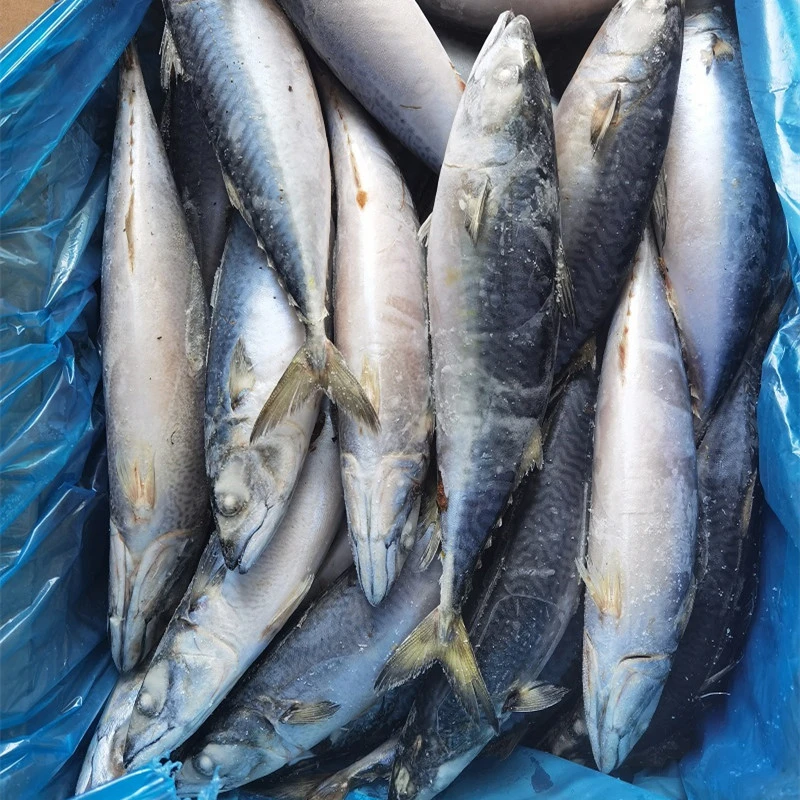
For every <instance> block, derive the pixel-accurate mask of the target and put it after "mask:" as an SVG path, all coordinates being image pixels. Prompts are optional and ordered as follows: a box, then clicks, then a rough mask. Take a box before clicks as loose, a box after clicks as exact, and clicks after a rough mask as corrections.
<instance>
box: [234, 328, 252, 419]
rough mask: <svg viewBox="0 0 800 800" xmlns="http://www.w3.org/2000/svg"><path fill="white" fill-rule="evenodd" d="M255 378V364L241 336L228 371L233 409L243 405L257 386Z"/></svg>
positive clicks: (235, 346) (237, 341)
mask: <svg viewBox="0 0 800 800" xmlns="http://www.w3.org/2000/svg"><path fill="white" fill-rule="evenodd" d="M255 382H256V380H255V376H254V375H253V362H252V361H251V360H250V358H249V357H248V355H247V351H246V350H245V346H244V341H242V337H241V336H240V337H239V338H238V339H237V340H236V344H235V345H234V348H233V353H232V354H231V364H230V368H229V370H228V393H229V395H230V398H231V409H232V410H234V411H235V410H236V408H237V407H238V406H239V405H240V404H241V402H242V400H243V399H244V396H245V395H246V394H247V393H248V392H249V391H251V390H252V388H253V386H255Z"/></svg>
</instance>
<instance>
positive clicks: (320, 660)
mask: <svg viewBox="0 0 800 800" xmlns="http://www.w3.org/2000/svg"><path fill="white" fill-rule="evenodd" d="M428 539H429V536H428V537H423V538H422V539H421V540H420V541H419V542H418V543H417V545H416V547H415V549H414V551H413V552H412V555H411V556H410V559H413V561H410V562H409V563H408V564H407V565H406V568H405V569H404V570H403V572H402V573H401V574H400V577H399V578H398V579H397V581H396V583H395V585H394V588H393V589H392V591H391V592H390V593H389V595H388V596H387V598H386V599H385V600H384V601H383V603H381V604H380V605H379V606H372V605H370V604H369V603H368V602H367V599H366V598H365V597H364V593H363V592H362V591H361V587H360V586H359V585H358V579H357V577H356V574H355V570H352V571H350V572H348V573H347V575H345V576H343V577H342V579H341V580H340V581H339V582H338V583H336V584H335V585H334V586H332V587H331V588H330V589H329V590H328V591H327V592H326V593H325V594H324V595H323V596H322V597H321V598H320V599H319V600H318V601H317V602H316V603H315V604H314V605H313V606H312V607H311V608H310V609H309V611H308V613H307V614H306V615H305V617H304V618H303V619H302V620H301V621H300V622H299V623H298V624H297V625H296V626H295V628H294V629H293V630H292V631H291V632H290V633H289V634H288V635H287V636H286V637H284V638H283V639H282V640H281V641H280V642H279V643H278V645H277V646H276V647H275V649H274V650H272V651H271V652H269V653H267V654H265V657H264V659H263V660H262V661H261V662H260V663H259V664H258V665H257V666H256V667H254V669H252V670H251V671H250V672H249V673H248V675H247V678H246V679H245V680H244V681H242V682H240V683H239V685H238V686H237V687H236V688H235V689H234V691H233V692H231V694H230V695H229V696H228V698H227V699H226V700H225V702H224V704H223V705H222V706H221V707H220V708H219V710H218V711H217V712H216V714H215V715H214V716H213V717H212V718H211V719H210V720H209V721H208V723H207V724H206V725H205V726H204V727H203V729H202V730H201V732H200V734H199V737H198V741H197V745H196V749H195V750H194V753H193V754H192V755H191V757H187V758H185V759H184V763H183V767H182V768H181V770H180V772H179V773H178V775H177V781H178V785H179V790H180V791H181V792H186V793H195V792H197V791H199V790H200V789H201V788H202V787H203V786H205V785H207V783H208V781H209V780H210V779H211V776H212V775H213V774H214V771H215V770H216V769H219V777H220V780H221V782H222V783H221V787H222V789H232V788H234V787H236V786H241V785H243V784H245V783H248V782H250V781H252V780H255V779H256V778H260V777H262V776H264V775H268V774H270V773H271V772H274V771H276V770H278V769H280V768H281V767H282V766H284V765H285V764H287V763H290V762H291V761H293V760H295V759H296V758H298V757H300V756H302V755H303V754H304V753H307V752H308V751H310V750H311V749H312V748H314V747H315V746H316V745H318V744H319V743H320V742H322V741H323V740H324V739H326V738H327V737H329V736H331V735H332V734H333V733H334V732H335V731H337V730H339V729H340V728H342V727H343V726H345V725H347V724H348V723H349V722H351V721H353V720H355V719H356V718H357V717H359V716H360V715H361V714H363V713H364V712H366V711H368V710H369V709H370V708H371V707H372V706H373V705H374V704H375V702H376V701H377V700H378V697H379V695H378V693H377V692H376V691H375V689H374V688H373V683H374V681H375V678H376V676H377V674H378V672H379V671H380V669H381V667H382V666H383V664H384V663H385V662H386V658H387V657H388V655H389V654H390V653H391V651H392V649H393V648H394V647H395V646H396V645H397V644H398V643H399V642H401V641H402V640H403V638H404V637H405V636H406V635H407V634H408V633H410V632H411V630H413V628H414V626H415V625H416V624H417V623H418V622H419V621H420V620H421V619H422V618H423V617H424V616H425V615H426V614H427V613H428V612H429V611H430V610H431V609H432V608H433V607H434V606H435V605H436V601H437V599H438V596H439V584H438V580H439V577H440V575H441V569H440V567H439V564H438V561H437V560H434V562H433V563H432V564H431V565H430V566H428V568H427V569H426V570H423V571H421V570H420V568H419V566H418V562H419V559H420V557H421V555H422V553H423V552H424V551H425V548H426V546H427V545H428V543H429V542H428Z"/></svg>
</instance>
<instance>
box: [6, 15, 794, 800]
mask: <svg viewBox="0 0 800 800" xmlns="http://www.w3.org/2000/svg"><path fill="white" fill-rule="evenodd" d="M149 5H150V3H149V0H61V2H59V3H57V4H56V5H55V6H53V7H52V8H51V9H49V10H48V11H47V12H46V13H45V14H44V15H43V16H42V17H41V18H40V19H39V20H37V22H35V23H34V24H33V25H32V26H31V27H30V28H29V29H28V30H27V31H25V32H24V33H23V34H21V35H20V36H19V37H18V38H17V39H16V40H15V41H14V42H12V43H11V44H10V45H9V46H7V47H6V48H5V49H4V50H3V51H2V52H0V97H2V113H1V114H0V414H1V415H2V425H0V675H2V681H0V795H2V796H3V797H9V798H15V799H16V798H18V799H19V800H26V799H27V798H64V797H68V796H70V795H71V793H72V789H73V787H74V784H75V780H76V779H77V771H78V769H79V767H80V763H81V761H82V757H83V751H84V749H85V747H86V744H87V742H88V734H89V732H90V730H91V727H92V724H93V722H94V721H95V720H96V718H97V716H98V714H99V712H100V710H101V708H102V706H103V704H104V702H105V700H106V698H107V696H108V694H109V692H110V690H111V688H112V686H113V684H114V682H115V680H116V672H115V670H114V667H113V665H112V663H111V658H110V655H109V650H108V644H107V640H106V633H105V630H106V603H107V598H106V593H107V589H106V586H107V570H108V528H107V525H108V507H107V476H106V463H105V447H104V427H103V408H102V392H100V391H99V380H100V358H99V353H98V350H97V345H96V342H97V326H98V299H97V286H96V283H97V280H98V277H99V270H100V244H101V228H102V225H101V221H102V215H103V211H104V206H105V193H106V183H107V176H108V166H109V165H108V158H109V152H110V142H111V139H110V136H111V131H112V127H113V121H114V110H115V97H116V80H115V76H114V73H113V68H114V64H115V62H116V60H117V59H118V57H119V55H120V54H121V52H122V50H123V48H124V46H125V44H126V43H127V42H128V41H129V40H130V38H131V37H132V35H133V34H134V33H135V32H136V30H137V28H138V27H139V25H140V23H141V21H142V19H143V18H144V16H145V13H146V12H147V9H148V6H149ZM736 10H737V16H738V22H739V29H740V35H741V41H742V51H743V60H744V65H745V70H746V73H747V79H748V85H749V87H750V93H751V99H752V102H753V107H754V109H755V113H756V119H757V121H758V125H759V129H760V131H761V135H762V138H763V140H764V145H765V149H766V153H767V158H768V161H769V164H770V169H771V171H772V175H773V177H774V179H775V183H776V186H777V189H778V193H779V196H780V199H781V202H782V205H783V209H784V212H785V214H786V220H787V226H788V230H789V262H790V265H791V269H792V272H793V277H794V281H795V294H794V296H793V297H792V298H791V299H790V301H789V303H788V304H787V307H786V309H785V311H784V314H783V317H782V322H781V328H780V331H779V332H778V334H777V336H776V337H775V340H774V341H773V343H772V346H771V348H770V350H769V353H768V355H767V357H766V359H765V362H764V373H763V386H762V391H761V397H760V400H759V408H758V418H759V431H760V437H761V445H760V446H761V453H760V456H761V474H762V482H763V483H764V487H765V492H766V496H767V499H768V501H769V504H770V506H771V507H772V509H774V512H775V513H774V514H772V513H768V514H767V515H766V520H765V530H764V534H765V541H764V555H763V563H762V577H761V584H760V595H759V603H758V607H757V610H756V615H755V618H754V622H753V628H752V632H751V635H750V638H749V640H748V644H747V649H746V652H745V655H744V658H743V660H742V663H741V664H740V665H739V667H738V669H737V671H736V673H735V675H734V679H733V682H732V685H731V687H730V697H729V698H728V699H727V701H726V702H725V703H724V704H722V705H721V706H720V707H719V708H718V710H717V711H716V713H714V714H712V715H711V716H709V718H708V719H707V720H706V722H705V727H704V742H703V746H702V748H701V749H700V750H699V751H698V752H695V753H692V754H690V755H688V756H687V757H685V758H684V759H683V760H682V761H681V763H680V764H677V765H673V766H672V767H671V768H670V769H668V770H666V771H665V772H664V773H663V774H661V775H647V776H639V777H638V778H637V781H636V785H630V784H625V783H622V782H620V781H618V780H615V779H613V778H609V777H607V776H604V775H600V774H598V773H596V772H594V771H591V770H586V769H584V768H582V767H579V766H576V765H574V764H571V763H569V762H566V761H562V760H561V759H558V758H555V757H553V756H550V755H546V754H542V753H535V752H533V751H531V750H519V751H518V752H516V753H514V754H513V755H512V757H511V758H509V759H508V760H507V761H504V762H497V761H490V760H479V761H478V762H476V763H475V764H473V765H472V766H471V767H470V769H468V770H467V772H466V773H465V774H464V776H462V778H461V779H460V780H459V781H458V782H457V783H456V784H454V785H453V786H452V787H451V788H450V789H449V790H448V791H447V792H446V793H445V794H444V795H442V797H443V798H444V800H468V799H469V800H473V799H474V800H478V799H479V798H498V800H500V799H501V798H502V800H517V798H519V800H522V798H531V797H537V798H540V797H541V798H542V799H543V800H561V798H582V799H583V800H589V799H590V798H619V800H628V799H630V800H634V799H638V800H647V799H648V798H649V799H650V800H654V799H655V798H659V797H661V798H664V797H666V798H674V799H675V800H681V799H682V798H686V797H688V798H692V799H693V800H710V798H725V799H726V800H739V799H740V798H741V800H745V798H747V800H750V798H762V797H763V798H790V797H792V798H794V797H799V796H800V758H799V757H798V752H799V748H800V703H798V699H797V698H798V696H800V686H798V683H800V551H799V550H798V546H800V312H799V311H798V300H800V257H799V256H798V243H800V3H798V2H797V0H738V1H737V3H736ZM211 795H213V792H209V797H208V798H207V799H206V800H211ZM236 795H237V793H232V794H231V795H230V796H231V797H235V796H236ZM238 795H239V796H240V798H241V800H245V798H247V797H248V796H250V797H252V795H248V793H247V792H246V790H242V791H240V792H239V793H238ZM85 796H86V797H87V798H92V800H131V799H133V798H135V799H136V800H176V798H177V795H176V792H175V787H174V784H173V781H172V779H171V778H170V776H169V769H168V768H165V767H156V768H146V769H141V770H137V771H136V772H134V773H132V774H130V775H127V776H126V777H124V778H122V779H120V780H119V781H116V782H115V783H113V784H110V785H108V786H106V787H100V788H99V789H97V790H95V791H93V792H91V793H90V794H87V795H85ZM355 796H359V797H368V796H371V795H368V794H362V793H356V795H355Z"/></svg>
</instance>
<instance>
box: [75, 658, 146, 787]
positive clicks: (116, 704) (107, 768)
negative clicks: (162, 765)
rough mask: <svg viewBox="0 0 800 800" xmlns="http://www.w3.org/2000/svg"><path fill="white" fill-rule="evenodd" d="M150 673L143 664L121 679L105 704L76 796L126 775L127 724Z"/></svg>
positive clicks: (86, 757) (84, 764) (87, 752)
mask: <svg viewBox="0 0 800 800" xmlns="http://www.w3.org/2000/svg"><path fill="white" fill-rule="evenodd" d="M146 673H147V666H146V665H142V666H139V667H138V668H137V669H134V670H131V671H130V672H126V673H124V674H122V675H120V676H119V678H118V679H117V684H116V686H114V689H113V691H112V692H111V694H110V695H109V697H108V700H107V701H106V705H105V708H104V709H103V713H102V715H101V717H100V720H99V721H98V723H97V726H96V727H95V729H94V733H93V734H92V740H91V742H89V749H88V750H87V751H86V756H85V757H84V759H83V766H82V767H81V773H80V775H79V776H78V783H77V786H76V787H75V794H76V795H79V794H83V793H84V792H88V791H89V790H90V789H94V788H96V787H97V786H102V785H103V784H104V783H110V782H111V781H113V780H116V779H117V778H121V777H122V776H123V775H124V774H125V767H124V766H123V764H122V751H123V749H124V747H125V737H126V735H127V733H128V723H129V722H130V719H131V714H132V713H133V704H134V703H135V702H136V696H137V695H138V694H139V689H140V688H141V686H142V682H143V681H144V676H145V674H146Z"/></svg>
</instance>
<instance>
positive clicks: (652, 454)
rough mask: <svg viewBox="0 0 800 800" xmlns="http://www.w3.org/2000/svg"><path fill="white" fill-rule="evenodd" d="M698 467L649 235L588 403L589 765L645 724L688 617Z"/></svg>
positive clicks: (607, 761)
mask: <svg viewBox="0 0 800 800" xmlns="http://www.w3.org/2000/svg"><path fill="white" fill-rule="evenodd" d="M696 532H697V459H696V455H695V448H694V434H693V427H692V408H691V402H690V398H689V387H688V385H687V381H686V371H685V369H684V366H683V359H682V356H681V347H680V342H679V341H678V335H677V332H676V330H675V322H674V320H673V318H672V313H671V311H670V309H669V305H668V304H667V298H666V290H665V287H664V281H663V280H662V277H661V274H660V273H659V267H658V260H657V255H656V248H655V244H654V241H653V236H652V234H651V233H650V231H649V230H648V231H647V232H646V233H645V236H644V239H643V240H642V244H641V246H640V247H639V250H638V252H637V255H636V260H635V263H634V267H633V274H632V276H631V278H630V279H629V281H628V284H627V286H626V287H625V289H624V292H623V295H622V300H621V302H620V304H619V306H618V308H617V311H616V313H615V315H614V320H613V322H612V324H611V330H610V332H609V336H608V342H607V344H606V350H605V356H604V358H603V367H602V371H601V376H600V391H599V395H598V400H597V419H596V431H595V439H594V469H593V476H592V506H591V521H590V527H589V543H588V554H587V559H586V567H585V571H584V580H585V583H586V620H585V627H584V650H583V696H584V706H585V710H586V722H587V726H588V730H589V738H590V739H591V743H592V750H593V752H594V756H595V760H596V762H597V766H598V767H599V768H600V770H601V771H603V772H610V771H611V770H613V769H615V768H616V767H617V766H619V764H621V763H622V762H623V761H624V760H625V758H626V756H627V755H628V753H629V752H630V750H631V749H632V748H633V746H634V745H635V744H636V742H637V740H638V739H639V738H640V737H641V735H642V733H643V732H644V730H645V729H646V728H647V725H648V723H649V722H650V718H651V717H652V715H653V712H654V710H655V708H656V705H657V704H658V700H659V697H660V695H661V691H662V689H663V688H664V682H665V680H666V678H667V675H668V674H669V670H670V667H671V665H672V658H673V655H674V653H675V649H676V648H677V646H678V641H679V640H680V637H681V635H682V634H683V631H684V629H685V627H686V623H687V621H688V619H689V614H690V612H691V609H692V598H693V593H694V592H693V582H692V568H693V566H694V561H695V544H696Z"/></svg>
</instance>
